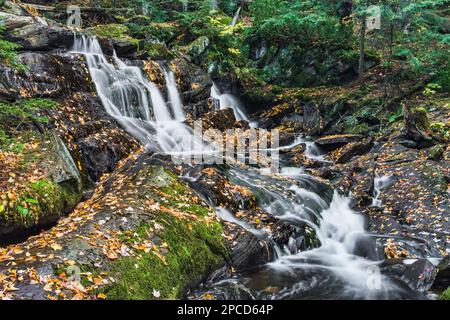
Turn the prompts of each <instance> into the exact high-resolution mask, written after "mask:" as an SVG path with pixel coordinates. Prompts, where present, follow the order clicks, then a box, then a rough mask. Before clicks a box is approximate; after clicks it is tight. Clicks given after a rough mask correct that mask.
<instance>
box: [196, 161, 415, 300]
mask: <svg viewBox="0 0 450 320" xmlns="http://www.w3.org/2000/svg"><path fill="white" fill-rule="evenodd" d="M228 174H229V176H230V178H231V179H232V180H233V181H234V182H235V183H236V184H239V185H243V186H246V187H248V188H250V189H251V190H252V192H253V193H254V194H255V195H256V197H257V198H258V202H259V204H260V206H261V207H262V208H263V209H264V210H265V211H266V212H268V213H270V214H271V215H272V216H274V217H276V218H278V219H280V220H282V221H284V222H285V223H287V224H290V225H292V226H294V227H296V228H300V227H301V226H302V225H305V224H306V225H307V226H308V227H309V228H311V229H312V230H313V232H312V233H311V234H310V237H311V238H316V239H317V240H318V243H319V244H318V245H317V246H316V247H315V248H313V249H309V250H306V251H301V250H300V249H299V244H300V243H302V242H304V241H305V239H304V238H301V239H292V238H291V239H290V241H289V243H288V244H287V246H286V247H285V248H284V250H282V251H281V252H282V254H281V255H279V257H278V258H277V259H276V260H275V261H273V262H271V263H269V264H267V266H266V267H264V268H259V269H257V270H254V271H250V272H246V273H244V274H237V275H235V277H233V278H230V279H227V280H225V281H224V280H221V281H219V282H217V283H212V284H208V286H207V289H206V291H213V292H214V294H215V295H216V296H217V297H219V298H224V299H230V298H236V290H238V291H239V290H242V295H238V296H237V298H242V297H247V298H248V293H251V297H252V298H256V299H388V298H410V297H413V296H414V293H412V291H411V290H409V288H407V287H405V286H403V285H398V282H397V281H395V280H394V281H392V280H391V279H390V278H388V277H387V276H385V275H383V274H381V272H380V268H379V267H378V265H379V263H380V262H381V261H378V260H377V255H376V250H375V244H374V241H373V239H372V238H371V237H370V236H369V235H368V234H367V233H366V231H365V221H364V217H363V216H362V215H361V214H359V213H358V212H355V211H354V210H352V209H351V208H350V199H349V198H346V197H343V196H341V195H339V194H338V193H337V192H335V191H334V192H333V191H332V190H331V189H330V188H329V187H327V186H326V185H322V184H321V183H320V182H318V181H317V180H316V179H315V178H313V177H312V176H309V175H307V174H305V173H304V172H303V170H301V169H299V168H284V170H282V171H281V173H280V174H279V175H280V176H282V177H283V178H282V177H269V176H266V175H260V173H259V172H257V171H256V170H252V169H246V170H243V169H238V168H234V169H231V170H229V172H228ZM227 221H232V219H227ZM234 222H235V223H237V224H241V223H242V222H236V221H234ZM247 228H248V227H247ZM247 228H245V229H247ZM252 232H253V233H254V232H255V231H254V230H252ZM302 237H303V236H302ZM203 292H204V291H203ZM230 293H231V295H230ZM196 294H199V293H196Z"/></svg>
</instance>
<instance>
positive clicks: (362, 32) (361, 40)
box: [358, 14, 366, 83]
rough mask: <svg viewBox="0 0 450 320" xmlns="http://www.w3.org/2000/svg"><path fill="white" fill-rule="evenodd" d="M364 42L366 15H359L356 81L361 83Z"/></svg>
mask: <svg viewBox="0 0 450 320" xmlns="http://www.w3.org/2000/svg"><path fill="white" fill-rule="evenodd" d="M365 44H366V15H365V14H363V15H361V30H360V32H359V65H358V81H359V82H360V83H361V82H362V79H363V76H364V52H365Z"/></svg>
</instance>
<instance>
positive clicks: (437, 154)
mask: <svg viewBox="0 0 450 320" xmlns="http://www.w3.org/2000/svg"><path fill="white" fill-rule="evenodd" d="M444 151H445V149H444V148H443V147H442V145H435V146H433V147H431V148H430V149H428V150H427V159H428V160H434V161H439V160H441V159H442V156H443V155H444Z"/></svg>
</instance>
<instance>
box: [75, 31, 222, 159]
mask: <svg viewBox="0 0 450 320" xmlns="http://www.w3.org/2000/svg"><path fill="white" fill-rule="evenodd" d="M74 37H75V39H74V47H73V50H72V51H73V52H75V53H82V54H83V55H84V56H85V57H86V62H87V65H88V68H89V72H90V75H91V78H92V81H93V82H94V84H95V87H96V89H97V93H98V96H99V97H100V99H101V101H102V104H103V106H104V107H105V109H106V111H107V112H108V113H109V114H110V115H111V116H113V117H114V118H115V119H116V120H117V121H118V122H119V123H120V124H121V125H122V126H123V127H124V129H125V130H127V131H128V132H129V133H130V134H132V135H133V136H134V137H136V138H137V139H139V140H140V141H141V143H142V144H144V145H145V146H146V147H147V148H150V149H154V150H156V151H160V152H164V153H170V154H172V155H178V156H180V157H182V156H183V155H184V154H185V153H186V150H188V152H190V151H191V150H202V151H201V152H207V150H208V148H209V147H208V146H205V145H204V144H203V141H202V140H201V138H197V137H195V135H194V134H193V130H192V129H191V128H190V127H189V126H187V125H185V124H184V123H183V121H184V119H185V117H184V113H183V105H182V102H181V98H180V96H179V94H178V90H177V88H176V82H175V76H174V74H173V72H172V71H170V70H167V71H166V72H165V76H166V84H167V89H168V96H169V103H166V101H165V100H164V97H163V95H162V94H161V92H160V90H159V89H158V87H157V86H156V85H155V84H154V83H152V82H151V81H149V80H148V79H147V78H146V77H144V75H143V74H142V71H141V70H140V69H139V67H136V66H129V65H127V64H125V62H124V61H122V60H121V59H119V58H118V57H117V56H116V55H115V54H114V57H113V61H111V62H110V61H108V59H107V58H106V57H105V55H104V54H103V52H102V49H101V47H100V44H99V42H98V40H97V39H96V38H92V37H88V36H85V35H75V36H74ZM169 105H170V108H169ZM211 152H214V151H213V150H212V151H211ZM189 156H190V154H189Z"/></svg>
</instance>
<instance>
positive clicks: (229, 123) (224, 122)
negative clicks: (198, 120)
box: [202, 108, 237, 132]
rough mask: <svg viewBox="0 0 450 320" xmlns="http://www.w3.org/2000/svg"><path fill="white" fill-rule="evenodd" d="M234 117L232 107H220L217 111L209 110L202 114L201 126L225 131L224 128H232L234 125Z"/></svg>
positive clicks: (206, 128) (205, 128)
mask: <svg viewBox="0 0 450 320" xmlns="http://www.w3.org/2000/svg"><path fill="white" fill-rule="evenodd" d="M236 123H237V121H236V118H235V117H234V112H233V109H231V108H228V109H222V110H218V111H211V112H208V113H206V114H204V115H203V117H202V128H203V130H208V129H219V130H220V131H223V132H225V130H226V129H233V128H235V127H236Z"/></svg>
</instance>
